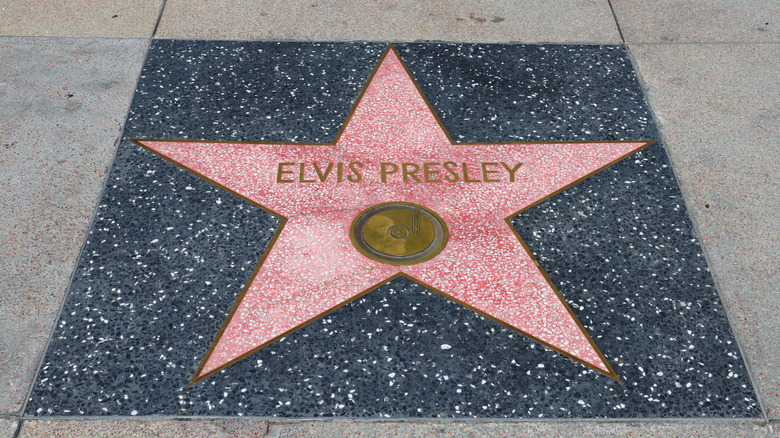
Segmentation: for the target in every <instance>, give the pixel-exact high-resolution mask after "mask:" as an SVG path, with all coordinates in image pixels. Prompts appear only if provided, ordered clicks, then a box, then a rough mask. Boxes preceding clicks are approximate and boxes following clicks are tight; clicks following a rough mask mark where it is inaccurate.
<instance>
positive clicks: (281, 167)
mask: <svg viewBox="0 0 780 438" xmlns="http://www.w3.org/2000/svg"><path fill="white" fill-rule="evenodd" d="M294 164H295V163H279V170H277V171H276V182H278V183H287V182H295V180H294V179H282V175H284V174H285V173H289V174H292V173H293V171H292V170H284V166H292V165H294Z"/></svg>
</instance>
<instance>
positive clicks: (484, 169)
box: [482, 163, 501, 182]
mask: <svg viewBox="0 0 780 438" xmlns="http://www.w3.org/2000/svg"><path fill="white" fill-rule="evenodd" d="M488 165H490V166H498V163H482V180H483V181H485V182H501V180H500V179H490V176H488V174H490V173H498V171H497V170H488V168H487V167H488Z"/></svg>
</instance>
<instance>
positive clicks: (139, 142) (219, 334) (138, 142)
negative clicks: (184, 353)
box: [127, 44, 656, 386]
mask: <svg viewBox="0 0 780 438" xmlns="http://www.w3.org/2000/svg"><path fill="white" fill-rule="evenodd" d="M390 51H392V52H393V53H394V54H395V56H396V57H397V58H398V60H399V62H400V63H401V65H402V66H403V68H404V71H405V72H406V74H407V75H408V77H409V78H410V79H411V81H412V83H413V84H414V86H415V88H416V89H417V92H418V93H420V96H421V97H422V99H423V101H424V102H425V104H426V106H427V107H428V109H429V110H430V111H431V113H432V114H433V116H434V118H435V119H436V122H437V123H438V124H439V127H440V128H441V130H442V131H443V132H444V134H445V135H446V137H447V139H448V140H449V141H450V143H451V144H452V145H455V146H457V145H462V146H480V145H485V146H490V145H508V144H522V145H533V144H595V143H613V144H616V143H645V144H644V145H643V146H641V147H640V148H638V149H635V150H633V151H631V152H629V153H628V154H626V155H623V156H621V157H620V158H617V159H616V160H613V161H611V162H610V163H607V164H606V165H604V166H602V167H600V168H598V169H597V170H595V171H593V172H591V173H589V174H587V175H585V176H584V177H582V178H579V179H577V180H576V181H574V182H572V183H570V184H568V185H566V186H565V187H563V188H561V189H559V190H557V191H555V192H553V193H551V194H549V195H548V196H545V197H544V198H541V199H539V200H537V201H535V202H534V203H532V204H530V205H528V206H526V207H523V208H522V209H521V210H518V211H517V212H515V213H513V214H511V215H510V216H508V217H507V218H505V219H504V220H505V222H507V225H508V226H509V228H510V229H511V230H512V232H513V233H514V234H515V237H517V239H518V241H519V242H520V244H521V245H522V246H523V248H524V249H525V251H526V252H527V253H528V255H529V256H530V257H531V259H532V260H533V262H534V264H535V265H536V267H537V269H539V271H540V272H541V273H542V275H543V276H544V278H545V280H546V281H547V283H548V285H550V287H551V288H552V289H553V291H554V292H555V294H556V295H557V297H558V299H559V300H560V301H561V303H562V304H563V306H564V307H565V308H566V310H567V311H568V312H569V315H571V317H572V318H573V319H574V321H575V322H576V323H577V325H578V326H579V328H580V330H581V331H582V332H583V333H584V335H585V337H586V338H587V340H588V342H589V343H590V345H591V346H592V347H593V349H594V350H595V351H596V353H597V354H598V355H599V358H600V359H601V360H602V362H603V363H604V365H605V366H606V367H607V368H608V370H609V372H605V371H604V370H602V369H600V368H598V367H595V366H594V365H592V364H590V363H588V362H586V361H584V360H582V359H580V358H577V357H575V356H573V355H571V354H568V353H566V352H565V351H563V350H561V349H559V348H557V347H555V346H553V345H551V344H549V343H547V342H545V341H542V340H541V339H539V338H537V337H535V336H533V335H530V334H528V333H526V332H524V331H522V330H520V329H518V328H516V327H513V326H511V325H509V324H508V323H506V322H503V321H501V320H499V319H497V318H495V317H493V316H491V315H489V314H487V313H485V312H483V311H481V310H479V309H476V308H474V307H472V306H470V305H468V304H466V303H464V302H462V301H460V300H458V299H456V298H455V297H453V296H450V295H448V294H446V293H444V292H443V291H440V290H438V289H436V288H434V287H432V286H431V285H429V284H426V283H425V282H422V281H420V280H417V279H416V278H414V277H413V276H411V275H407V274H405V273H398V274H395V275H392V276H390V277H388V278H387V279H385V280H382V281H380V282H379V283H377V284H375V285H374V286H371V287H370V288H368V289H365V290H363V291H362V292H360V293H358V294H356V295H355V296H353V297H351V298H350V299H348V300H346V301H344V302H342V303H340V304H338V305H337V306H334V307H332V308H330V309H328V310H326V311H325V312H323V313H321V314H319V315H317V316H315V317H313V318H311V319H309V320H307V321H304V322H303V323H301V324H299V325H297V326H295V327H293V328H292V329H290V330H288V331H286V332H284V333H282V334H281V335H279V336H277V337H275V338H273V339H271V340H269V341H266V342H265V343H263V344H261V345H259V346H257V347H255V348H253V349H252V350H250V351H247V352H246V353H243V354H241V355H240V356H238V357H236V358H234V359H232V360H230V361H228V362H226V363H224V364H222V365H220V366H219V367H217V368H215V369H213V370H211V371H209V372H208V373H206V374H204V375H202V376H199V374H200V372H201V371H203V368H204V367H205V365H206V363H207V362H208V360H209V358H210V357H211V354H212V353H213V352H214V349H215V348H216V346H217V344H218V343H219V340H220V339H221V338H222V335H223V334H224V332H225V330H226V329H227V327H228V325H229V324H230V321H231V320H232V319H233V316H235V313H236V311H237V310H238V307H239V306H240V304H241V302H242V301H243V299H244V297H245V296H246V293H247V291H248V290H249V287H250V286H251V284H252V283H253V281H254V279H255V277H256V276H257V273H258V272H259V271H260V267H261V266H262V264H263V263H264V262H265V260H266V258H267V257H268V254H269V253H270V252H271V250H272V249H273V247H274V244H275V243H276V241H277V239H278V238H279V236H280V235H281V233H282V230H283V229H284V226H285V225H286V223H287V221H288V218H287V217H285V216H283V215H281V214H279V213H277V212H275V211H273V210H271V209H269V208H267V207H264V206H263V205H261V204H259V203H257V202H255V201H253V200H251V199H249V198H247V197H246V196H244V195H241V194H240V193H238V192H236V191H234V190H231V189H229V188H227V187H225V186H223V185H222V184H219V183H217V182H216V181H214V180H212V179H210V178H208V177H206V176H205V175H202V174H200V173H198V172H197V171H195V170H193V169H191V168H189V167H187V166H185V165H183V164H181V163H178V162H176V161H174V160H172V159H170V158H168V157H166V156H164V155H162V154H160V153H158V152H157V151H155V150H153V149H151V148H149V147H147V146H145V145H144V144H143V143H142V142H144V141H149V142H166V143H217V144H257V145H296V146H309V145H310V146H335V145H336V144H337V143H338V141H339V139H340V138H341V135H342V134H343V133H344V131H345V129H346V127H347V126H348V125H349V122H350V120H351V119H352V116H353V115H354V113H355V111H356V110H357V107H358V105H359V104H360V101H361V100H362V99H363V95H364V94H365V93H366V90H367V89H368V86H369V84H371V81H372V79H373V78H374V76H375V75H376V74H377V72H378V71H379V67H380V66H381V65H382V62H383V61H384V59H385V57H386V56H387V54H388V53H389V52H390ZM127 140H130V141H131V142H133V143H134V144H136V145H138V146H140V147H142V148H144V149H146V150H148V151H150V152H152V153H154V154H155V155H157V156H159V157H162V158H163V159H165V160H166V161H168V162H171V163H173V164H175V165H176V166H178V167H180V168H182V169H184V170H186V171H189V172H191V173H193V174H195V175H196V176H198V177H200V178H202V179H204V180H206V181H207V182H209V183H211V184H213V185H215V186H217V187H219V188H221V189H223V190H225V191H226V192H228V193H230V194H232V195H235V196H237V197H239V198H240V199H242V200H244V201H247V202H249V203H250V204H252V205H254V206H256V207H259V208H260V209H262V210H264V211H266V212H268V213H271V214H273V215H275V216H277V217H279V218H281V219H282V223H281V224H280V225H279V228H278V229H277V230H276V233H275V234H274V236H273V237H272V239H271V241H270V242H269V243H268V247H267V248H266V250H265V252H264V253H263V256H262V257H261V258H260V261H259V262H258V264H257V266H256V267H255V269H254V271H253V272H252V274H251V276H250V278H249V280H248V281H247V283H246V285H245V286H244V288H243V290H242V291H241V293H240V294H239V296H238V298H237V299H236V301H235V303H234V304H233V307H232V308H231V310H230V312H229V313H228V316H227V318H226V319H225V322H224V323H223V324H222V327H221V328H220V329H219V331H218V332H217V335H216V336H215V338H214V341H212V343H211V346H210V347H209V349H208V351H207V352H206V355H205V356H204V357H203V359H202V361H201V363H200V365H199V366H198V368H197V370H196V371H195V374H194V375H193V377H192V379H191V380H190V383H189V385H188V386H192V385H194V384H195V383H198V382H200V381H202V380H204V379H206V378H208V377H209V376H211V375H212V374H215V373H217V372H219V371H222V370H223V369H225V368H227V367H228V366H230V365H232V364H234V363H236V362H238V361H240V360H242V359H244V358H246V357H247V356H250V355H251V354H253V353H255V352H257V351H258V350H261V349H262V348H264V347H266V346H268V345H269V344H272V343H274V342H276V341H277V340H279V339H280V338H282V337H285V336H287V335H289V334H290V333H292V332H295V331H296V330H298V329H300V328H301V327H304V326H306V325H308V324H310V323H312V322H314V321H316V320H318V319H320V318H322V317H324V316H325V315H327V314H329V313H331V312H333V311H335V310H337V309H339V308H341V307H342V306H344V305H346V304H349V303H350V302H352V301H354V300H356V299H358V298H360V297H362V296H364V295H365V294H367V293H369V292H371V291H373V290H374V289H376V288H377V287H379V286H381V285H382V284H386V283H388V282H390V281H392V280H394V279H396V278H398V277H405V278H407V279H409V280H411V281H414V282H416V283H418V284H420V285H422V286H424V287H426V288H428V289H430V290H432V291H434V292H436V293H438V294H440V295H442V296H444V297H446V298H448V299H450V300H452V301H454V302H456V303H458V304H460V305H462V306H464V307H466V308H468V309H470V310H472V311H474V312H476V313H478V314H480V315H482V316H484V317H486V318H488V319H490V320H492V321H495V322H497V323H499V324H501V325H503V326H505V327H508V328H509V329H511V330H513V331H515V332H518V333H520V334H522V335H524V336H526V337H528V338H529V339H531V340H533V341H535V342H538V343H539V344H542V345H544V346H545V347H548V348H550V349H552V350H553V351H556V352H558V353H561V354H563V355H564V356H566V357H569V358H570V359H572V360H574V361H576V362H579V363H581V364H583V365H585V366H587V367H589V368H591V369H594V370H596V371H598V372H599V373H601V374H604V375H606V376H609V377H611V378H612V379H614V380H616V381H618V382H620V381H621V380H620V377H619V376H618V375H617V373H616V372H615V370H614V369H613V368H612V366H611V365H610V364H609V361H608V360H607V358H606V357H605V356H604V354H603V353H602V352H601V350H600V349H599V348H598V346H596V344H595V342H593V339H592V338H591V337H590V334H589V333H588V331H587V330H586V329H585V327H584V326H583V325H582V323H581V322H580V320H579V319H578V318H577V316H576V315H575V314H574V312H573V311H572V309H571V307H569V305H568V304H567V303H566V301H565V300H564V299H563V296H562V295H561V293H560V292H559V291H558V289H557V288H556V287H555V285H554V284H553V283H552V280H550V277H549V276H548V275H547V273H546V272H545V271H544V269H542V267H541V264H540V263H539V262H538V261H537V259H536V257H535V256H534V255H533V254H532V253H531V250H530V249H529V248H528V245H526V243H525V242H524V241H523V239H522V238H521V237H520V235H519V234H518V232H517V230H516V229H515V228H514V226H512V224H511V218H512V217H514V216H516V215H518V214H520V213H522V212H524V211H526V210H528V209H530V208H532V207H534V206H536V205H538V204H540V203H542V202H544V201H545V200H547V199H549V198H551V197H553V196H555V195H556V194H558V193H560V192H562V191H564V190H566V189H568V188H570V187H572V186H573V185H575V184H577V183H579V182H581V181H583V180H585V179H587V178H589V177H591V176H593V175H594V174H596V173H598V172H600V171H602V170H604V169H606V168H607V167H610V166H612V165H613V164H615V163H617V162H619V161H622V160H623V159H625V158H626V157H628V156H630V155H633V154H634V153H636V152H638V151H640V150H642V149H644V148H645V147H647V146H649V145H651V144H653V143H656V141H625V140H621V141H592V140H588V141H555V142H551V141H533V142H529V141H519V142H512V143H507V142H489V143H485V142H483V143H465V142H464V143H459V142H456V141H455V140H454V139H453V138H452V136H451V135H450V133H449V131H448V130H447V128H446V127H445V126H444V124H443V123H442V121H441V118H440V117H439V115H438V114H437V113H436V111H435V110H434V108H433V106H432V105H431V103H430V102H429V101H428V98H427V97H426V96H425V93H424V92H423V91H422V88H420V85H419V84H418V83H417V81H416V80H415V79H414V75H412V72H411V70H409V67H408V66H407V65H406V63H405V62H404V61H403V58H401V56H400V54H399V53H398V51H397V50H396V48H395V46H394V45H393V44H389V45H388V47H387V49H385V51H384V53H383V54H382V56H381V57H380V59H379V62H377V64H376V66H375V67H374V70H373V71H372V72H371V74H370V76H369V77H368V80H367V81H366V83H365V85H364V86H363V88H362V90H361V91H360V94H359V95H358V97H357V99H356V100H355V103H354V104H353V106H352V108H351V109H350V111H349V113H348V114H347V117H346V119H345V121H344V123H343V124H342V126H341V128H340V129H339V131H338V132H337V134H336V136H335V138H334V140H333V141H332V142H329V143H319V142H306V143H294V142H256V141H228V140H216V141H211V140H171V139H139V138H130V139H127Z"/></svg>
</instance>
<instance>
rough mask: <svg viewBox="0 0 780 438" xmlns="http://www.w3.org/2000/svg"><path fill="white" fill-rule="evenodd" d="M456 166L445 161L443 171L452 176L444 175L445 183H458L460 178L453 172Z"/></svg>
mask: <svg viewBox="0 0 780 438" xmlns="http://www.w3.org/2000/svg"><path fill="white" fill-rule="evenodd" d="M456 166H457V164H455V163H453V162H452V161H447V162H446V163H444V170H446V171H447V172H449V173H450V174H451V175H452V176H450V175H444V180H445V181H447V182H458V181H460V177H459V176H458V173H457V172H455V169H454V168H455V167H456Z"/></svg>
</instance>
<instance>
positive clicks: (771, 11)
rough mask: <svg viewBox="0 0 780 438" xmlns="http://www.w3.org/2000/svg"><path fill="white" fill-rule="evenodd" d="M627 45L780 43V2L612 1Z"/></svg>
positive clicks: (737, 0) (703, 0) (753, 0)
mask: <svg viewBox="0 0 780 438" xmlns="http://www.w3.org/2000/svg"><path fill="white" fill-rule="evenodd" d="M612 6H613V8H614V11H615V15H616V16H617V20H618V22H619V23H620V29H621V31H622V32H623V36H624V37H625V39H626V42H633V43H637V42H643V43H649V42H770V41H774V42H777V41H780V39H779V38H778V37H780V24H778V20H777V17H778V13H780V3H778V2H776V1H765V0H714V1H713V0H693V1H690V0H673V1H664V2H659V1H654V0H613V1H612Z"/></svg>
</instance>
